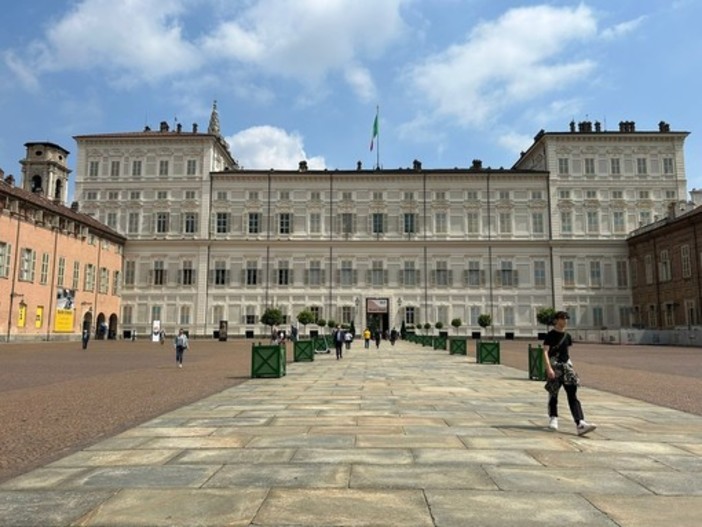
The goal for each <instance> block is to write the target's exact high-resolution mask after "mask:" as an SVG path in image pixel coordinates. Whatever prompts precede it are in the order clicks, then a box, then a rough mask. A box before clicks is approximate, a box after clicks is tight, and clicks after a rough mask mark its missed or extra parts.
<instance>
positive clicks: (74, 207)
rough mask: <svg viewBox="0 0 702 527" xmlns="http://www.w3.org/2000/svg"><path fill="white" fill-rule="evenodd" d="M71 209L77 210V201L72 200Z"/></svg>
mask: <svg viewBox="0 0 702 527" xmlns="http://www.w3.org/2000/svg"><path fill="white" fill-rule="evenodd" d="M71 210H72V211H73V212H78V202H77V201H74V202H72V203H71Z"/></svg>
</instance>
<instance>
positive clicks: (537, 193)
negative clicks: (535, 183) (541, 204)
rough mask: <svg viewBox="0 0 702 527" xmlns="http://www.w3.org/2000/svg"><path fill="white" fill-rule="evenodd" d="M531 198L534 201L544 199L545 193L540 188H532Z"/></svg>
mask: <svg viewBox="0 0 702 527" xmlns="http://www.w3.org/2000/svg"><path fill="white" fill-rule="evenodd" d="M531 199H532V200H534V201H536V200H540V199H544V198H543V193H542V192H541V191H540V190H532V191H531Z"/></svg>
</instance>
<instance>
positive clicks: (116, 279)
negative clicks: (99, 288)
mask: <svg viewBox="0 0 702 527" xmlns="http://www.w3.org/2000/svg"><path fill="white" fill-rule="evenodd" d="M120 274H121V273H120V272H119V271H113V272H112V294H113V295H114V296H117V295H119V293H120V291H119V285H120V283H121V276H120Z"/></svg>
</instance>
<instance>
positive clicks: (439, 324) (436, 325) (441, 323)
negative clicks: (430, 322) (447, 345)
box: [434, 321, 444, 333]
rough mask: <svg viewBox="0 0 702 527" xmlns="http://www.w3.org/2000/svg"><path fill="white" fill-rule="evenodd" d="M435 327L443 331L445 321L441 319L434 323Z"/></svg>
mask: <svg viewBox="0 0 702 527" xmlns="http://www.w3.org/2000/svg"><path fill="white" fill-rule="evenodd" d="M434 327H435V328H436V330H437V331H438V332H439V333H441V329H442V328H443V327H444V323H443V322H441V321H439V322H437V323H436V324H434Z"/></svg>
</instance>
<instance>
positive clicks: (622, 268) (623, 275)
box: [616, 260, 629, 288]
mask: <svg viewBox="0 0 702 527" xmlns="http://www.w3.org/2000/svg"><path fill="white" fill-rule="evenodd" d="M616 265H617V287H619V288H626V287H629V277H628V273H627V269H628V265H627V262H626V260H618V261H617V264H616Z"/></svg>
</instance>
